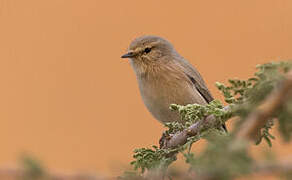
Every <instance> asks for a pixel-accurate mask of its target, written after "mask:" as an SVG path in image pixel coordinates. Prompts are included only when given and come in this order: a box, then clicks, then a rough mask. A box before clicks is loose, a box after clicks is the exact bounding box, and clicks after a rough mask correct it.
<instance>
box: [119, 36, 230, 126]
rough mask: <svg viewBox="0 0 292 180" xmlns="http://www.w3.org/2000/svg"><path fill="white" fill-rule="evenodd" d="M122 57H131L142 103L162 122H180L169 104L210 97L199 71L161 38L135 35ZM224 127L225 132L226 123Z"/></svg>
mask: <svg viewBox="0 0 292 180" xmlns="http://www.w3.org/2000/svg"><path fill="white" fill-rule="evenodd" d="M121 58H129V59H130V63H131V65H132V67H133V69H134V71H135V74H136V77H137V81H138V84H139V89H140V93H141V96H142V99H143V101H144V104H145V105H146V107H147V109H148V110H149V111H150V113H151V114H152V115H153V116H154V117H155V118H156V119H157V120H158V121H160V122H162V123H166V122H173V121H178V122H182V121H181V118H180V117H179V114H178V113H177V112H173V111H170V109H169V106H170V104H173V103H174V104H180V105H187V104H195V103H196V104H201V105H204V104H207V103H209V102H211V101H212V100H213V97H212V95H211V93H210V92H209V90H208V88H207V87H206V84H205V82H204V80H203V78H202V76H201V75H200V74H199V72H198V71H197V70H196V69H195V68H194V67H193V66H192V65H191V64H190V63H189V62H188V61H187V60H186V59H184V58H183V57H182V56H180V55H179V54H178V53H177V51H176V50H175V49H174V47H173V46H172V45H171V43H170V42H168V41H167V40H165V39H163V38H161V37H158V36H149V35H147V36H142V37H138V38H136V39H135V40H134V41H132V43H131V44H130V46H129V49H128V52H127V53H126V54H124V55H123V56H122V57H121ZM182 123H183V122H182ZM223 129H224V130H225V131H227V130H226V126H225V124H224V125H223Z"/></svg>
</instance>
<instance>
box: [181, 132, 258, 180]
mask: <svg viewBox="0 0 292 180" xmlns="http://www.w3.org/2000/svg"><path fill="white" fill-rule="evenodd" d="M206 138H207V139H208V141H209V143H208V145H207V147H206V149H205V151H203V152H202V153H201V154H199V155H198V156H195V155H194V154H193V153H184V157H185V158H186V163H188V164H190V168H191V171H194V172H195V173H196V175H197V176H198V177H216V179H226V180H228V179H232V178H233V177H235V176H239V175H243V174H247V173H249V172H250V171H251V169H250V168H251V167H252V166H251V165H252V162H253V161H252V159H251V158H250V157H249V155H248V153H247V150H246V146H245V143H242V142H238V143H237V144H236V147H230V144H231V143H232V138H231V136H226V135H222V134H221V135H220V134H218V133H214V132H211V133H210V134H209V135H208V136H207V137H206Z"/></svg>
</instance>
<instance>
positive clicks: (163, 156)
mask: <svg viewBox="0 0 292 180" xmlns="http://www.w3.org/2000/svg"><path fill="white" fill-rule="evenodd" d="M170 152H171V151H170V150H167V149H159V148H158V147H157V146H152V148H141V149H135V150H134V153H135V154H134V155H133V158H134V159H135V160H134V161H132V162H131V165H133V166H134V169H135V170H138V169H140V170H141V172H142V173H144V172H145V170H146V169H147V170H152V169H158V168H159V169H164V168H166V167H168V165H169V164H170V163H171V162H172V161H174V160H175V159H174V157H168V156H167V155H168V154H169V153H170Z"/></svg>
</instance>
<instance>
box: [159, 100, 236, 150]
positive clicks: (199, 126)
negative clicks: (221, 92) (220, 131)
mask: <svg viewBox="0 0 292 180" xmlns="http://www.w3.org/2000/svg"><path fill="white" fill-rule="evenodd" d="M230 109H231V108H230V106H226V107H224V110H225V111H229V110H230ZM220 125H221V122H219V121H218V120H217V119H216V117H215V116H214V115H209V116H207V117H206V118H205V119H202V120H200V121H198V122H196V123H194V124H193V125H191V126H190V127H189V128H187V129H185V130H183V131H181V132H178V133H176V134H174V135H172V136H171V137H162V138H161V139H160V142H159V144H160V148H161V149H168V148H171V149H173V148H176V147H178V146H180V145H184V144H185V143H186V142H187V139H188V138H189V137H192V136H196V135H198V134H200V133H201V132H202V131H203V130H205V129H210V128H213V127H219V126H220Z"/></svg>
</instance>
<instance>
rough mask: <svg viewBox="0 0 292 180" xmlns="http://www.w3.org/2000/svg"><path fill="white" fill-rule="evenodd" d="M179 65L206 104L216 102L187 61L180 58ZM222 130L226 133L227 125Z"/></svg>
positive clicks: (200, 77)
mask: <svg viewBox="0 0 292 180" xmlns="http://www.w3.org/2000/svg"><path fill="white" fill-rule="evenodd" d="M178 62H179V64H180V65H181V66H182V67H183V69H184V73H185V74H186V75H187V77H188V78H189V79H190V80H191V81H192V83H193V84H194V86H195V87H196V89H197V91H198V92H199V93H200V94H201V96H202V97H203V98H204V99H205V100H206V102H208V103H209V102H211V101H213V100H214V98H213V96H212V95H211V93H210V91H209V90H208V88H207V86H206V84H205V82H204V80H203V78H202V76H201V75H200V73H199V72H198V71H197V70H196V69H195V68H194V67H193V66H192V65H191V64H190V63H189V62H188V61H187V60H185V59H183V58H179V61H178ZM222 128H223V130H224V131H225V132H228V131H227V128H226V125H225V123H224V124H222Z"/></svg>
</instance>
